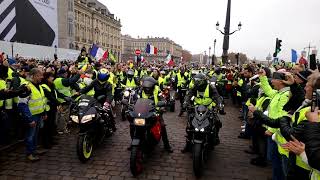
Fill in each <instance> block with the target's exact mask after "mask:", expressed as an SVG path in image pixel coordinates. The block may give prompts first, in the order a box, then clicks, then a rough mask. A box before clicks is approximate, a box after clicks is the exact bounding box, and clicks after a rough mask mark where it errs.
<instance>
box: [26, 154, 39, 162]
mask: <svg viewBox="0 0 320 180" xmlns="http://www.w3.org/2000/svg"><path fill="white" fill-rule="evenodd" d="M27 160H29V161H30V162H36V161H39V160H40V158H39V157H37V156H34V155H32V154H30V155H28V156H27Z"/></svg>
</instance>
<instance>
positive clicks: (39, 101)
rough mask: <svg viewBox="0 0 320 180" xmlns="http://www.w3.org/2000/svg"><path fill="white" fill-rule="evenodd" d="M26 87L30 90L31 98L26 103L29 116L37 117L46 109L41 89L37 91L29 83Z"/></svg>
mask: <svg viewBox="0 0 320 180" xmlns="http://www.w3.org/2000/svg"><path fill="white" fill-rule="evenodd" d="M27 86H29V88H30V89H31V98H30V100H29V101H28V106H29V110H30V112H31V114H32V115H37V114H41V113H43V112H44V111H45V109H46V104H45V100H44V98H45V95H44V92H43V89H42V88H41V87H40V89H39V90H38V89H37V88H36V87H35V86H34V85H33V84H32V83H31V82H28V83H27Z"/></svg>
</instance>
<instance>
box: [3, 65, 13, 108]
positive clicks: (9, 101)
mask: <svg viewBox="0 0 320 180" xmlns="http://www.w3.org/2000/svg"><path fill="white" fill-rule="evenodd" d="M9 69H10V68H9ZM11 80H12V76H11V78H10V79H9V78H7V81H6V87H7V89H10V86H11V85H10V84H9V83H11ZM12 105H13V98H10V99H6V100H5V101H4V108H5V109H12V107H13V106H12Z"/></svg>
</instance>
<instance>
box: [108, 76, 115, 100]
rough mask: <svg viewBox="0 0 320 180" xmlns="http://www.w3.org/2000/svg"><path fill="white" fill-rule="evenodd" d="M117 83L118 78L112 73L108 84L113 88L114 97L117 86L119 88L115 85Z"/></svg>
mask: <svg viewBox="0 0 320 180" xmlns="http://www.w3.org/2000/svg"><path fill="white" fill-rule="evenodd" d="M115 81H116V78H115V75H114V74H113V73H112V72H110V77H109V79H108V82H109V83H110V84H111V86H112V95H114V91H115V88H116V86H117V84H116V83H115Z"/></svg>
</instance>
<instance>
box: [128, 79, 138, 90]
mask: <svg viewBox="0 0 320 180" xmlns="http://www.w3.org/2000/svg"><path fill="white" fill-rule="evenodd" d="M126 87H127V88H135V87H137V85H136V81H135V80H134V78H132V80H131V81H130V80H129V78H127V82H126Z"/></svg>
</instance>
